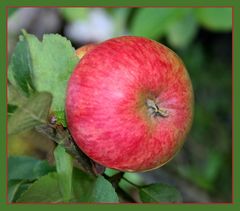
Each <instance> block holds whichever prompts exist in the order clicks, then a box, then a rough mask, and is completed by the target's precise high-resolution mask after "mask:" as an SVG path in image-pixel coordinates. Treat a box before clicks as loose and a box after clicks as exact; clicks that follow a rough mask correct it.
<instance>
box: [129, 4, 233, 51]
mask: <svg viewBox="0 0 240 211" xmlns="http://www.w3.org/2000/svg"><path fill="white" fill-rule="evenodd" d="M199 26H203V27H205V28H207V29H209V30H212V31H230V30H231V28H232V10H231V8H187V9H186V8H140V9H137V11H136V14H135V15H134V17H133V20H132V22H131V27H130V32H131V34H132V35H137V36H144V37H148V38H151V39H155V40H157V39H159V38H162V37H163V36H166V38H167V40H168V42H169V43H170V45H171V46H173V47H175V48H179V49H181V48H186V47H187V46H189V44H190V43H191V42H192V41H193V39H194V38H195V36H196V34H197V29H198V28H199Z"/></svg>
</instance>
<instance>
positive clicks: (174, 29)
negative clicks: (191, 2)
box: [167, 12, 198, 48]
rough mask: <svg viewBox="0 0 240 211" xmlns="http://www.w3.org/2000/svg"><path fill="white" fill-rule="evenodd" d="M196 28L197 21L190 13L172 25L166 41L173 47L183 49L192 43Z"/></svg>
mask: <svg viewBox="0 0 240 211" xmlns="http://www.w3.org/2000/svg"><path fill="white" fill-rule="evenodd" d="M197 28H198V24H197V20H196V18H195V16H194V14H193V13H192V12H191V13H189V14H187V15H186V16H185V17H183V18H181V19H179V20H178V21H177V22H176V23H175V24H172V26H171V27H170V28H169V30H168V34H167V38H168V41H169V43H170V44H171V45H172V46H173V47H176V48H185V47H187V46H188V45H189V44H190V43H191V42H192V41H193V39H194V37H195V35H196V33H197Z"/></svg>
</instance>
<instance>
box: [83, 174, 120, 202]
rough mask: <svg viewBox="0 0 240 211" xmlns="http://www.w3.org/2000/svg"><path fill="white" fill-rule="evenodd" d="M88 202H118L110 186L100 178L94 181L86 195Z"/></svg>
mask: <svg viewBox="0 0 240 211" xmlns="http://www.w3.org/2000/svg"><path fill="white" fill-rule="evenodd" d="M87 201H88V202H118V196H117V194H116V192H115V190H114V188H113V186H112V185H111V183H109V182H108V181H107V180H106V179H104V178H103V177H102V176H98V178H97V179H96V180H95V182H94V185H93V187H92V190H91V191H90V192H89V194H88V199H87Z"/></svg>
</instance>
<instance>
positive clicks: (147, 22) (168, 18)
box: [130, 8, 189, 39]
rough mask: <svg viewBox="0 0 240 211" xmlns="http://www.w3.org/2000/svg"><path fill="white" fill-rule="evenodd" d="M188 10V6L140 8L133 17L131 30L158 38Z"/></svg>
mask: <svg viewBox="0 0 240 211" xmlns="http://www.w3.org/2000/svg"><path fill="white" fill-rule="evenodd" d="M188 11H189V9H188V8H187V9H185V8H184V9H179V8H140V9H138V10H137V12H136V14H135V16H134V18H133V21H132V23H131V28H130V31H131V33H132V34H133V35H137V36H144V37H148V38H151V39H157V38H159V37H160V36H162V35H164V34H165V32H166V31H167V29H168V27H170V26H171V24H172V23H175V22H176V20H178V19H179V18H181V17H182V16H183V15H185V14H186V13H187V12H188Z"/></svg>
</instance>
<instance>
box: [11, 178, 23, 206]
mask: <svg viewBox="0 0 240 211" xmlns="http://www.w3.org/2000/svg"><path fill="white" fill-rule="evenodd" d="M22 183H24V180H11V181H9V182H8V201H9V202H12V201H14V198H15V195H16V193H17V191H18V189H19V187H20V186H21V184H22Z"/></svg>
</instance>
